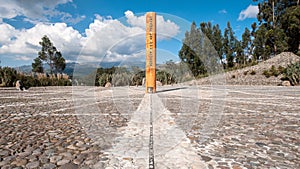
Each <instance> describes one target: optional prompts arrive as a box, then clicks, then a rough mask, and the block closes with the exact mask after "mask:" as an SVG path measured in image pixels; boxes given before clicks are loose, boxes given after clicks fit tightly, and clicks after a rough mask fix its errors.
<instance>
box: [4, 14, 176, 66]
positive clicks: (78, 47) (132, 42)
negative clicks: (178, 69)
mask: <svg viewBox="0 0 300 169" xmlns="http://www.w3.org/2000/svg"><path fill="white" fill-rule="evenodd" d="M125 17H126V18H127V20H126V21H124V22H128V23H122V22H121V21H120V20H117V19H112V18H111V17H102V16H100V15H95V19H94V21H93V22H92V23H90V25H89V27H88V28H87V29H86V30H85V32H84V35H82V34H80V33H79V32H78V31H77V30H75V29H74V28H73V27H71V26H67V24H66V23H55V24H46V23H37V24H36V25H35V26H34V27H32V28H30V29H21V30H18V29H15V28H14V27H13V26H11V25H9V24H7V23H0V32H1V33H2V35H3V36H0V56H10V58H11V59H12V60H23V61H29V60H33V59H34V58H35V57H37V53H38V51H40V50H41V46H40V45H39V42H40V41H41V38H42V37H43V36H44V35H47V36H48V37H49V39H50V40H51V41H52V42H53V44H54V46H56V47H57V49H58V50H60V51H61V52H62V54H63V56H64V57H65V59H66V60H68V61H78V62H92V61H93V62H99V61H101V60H102V59H105V61H117V60H119V61H122V60H126V59H127V60H128V59H134V60H137V59H141V57H142V56H144V54H143V55H142V54H141V53H143V50H144V49H145V26H144V25H145V22H144V19H145V16H135V15H134V14H133V13H132V12H130V11H127V12H126V13H125ZM157 20H158V25H157V27H158V36H159V37H160V38H159V40H163V39H166V37H167V38H169V37H172V36H176V35H177V33H179V26H178V25H176V24H175V23H173V22H172V21H170V20H165V19H164V18H163V17H162V16H157ZM162 34H163V35H162ZM24 56H26V57H24ZM12 57H14V58H15V59H13V58H12ZM77 57H78V58H77ZM77 59H78V60H77ZM28 63H31V62H27V63H26V64H28Z"/></svg>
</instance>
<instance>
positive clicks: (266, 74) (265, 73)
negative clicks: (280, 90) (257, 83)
mask: <svg viewBox="0 0 300 169" xmlns="http://www.w3.org/2000/svg"><path fill="white" fill-rule="evenodd" d="M263 75H265V76H266V78H269V77H271V74H270V72H269V71H268V70H264V71H263Z"/></svg>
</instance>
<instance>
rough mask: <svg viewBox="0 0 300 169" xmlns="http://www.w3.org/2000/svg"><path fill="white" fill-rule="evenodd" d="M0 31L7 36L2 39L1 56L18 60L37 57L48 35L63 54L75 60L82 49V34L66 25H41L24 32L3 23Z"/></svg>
mask: <svg viewBox="0 0 300 169" xmlns="http://www.w3.org/2000/svg"><path fill="white" fill-rule="evenodd" d="M0 30H1V32H2V33H3V35H5V36H1V38H0V44H1V45H0V55H10V56H16V58H15V59H17V60H23V61H27V60H33V59H34V58H35V57H37V52H38V51H39V50H40V48H41V46H40V45H39V42H40V41H41V38H42V37H43V36H44V35H47V36H48V37H49V38H50V39H51V41H52V42H53V43H54V45H55V46H56V47H57V48H58V49H59V50H61V51H62V52H63V54H67V55H68V56H67V57H73V58H75V57H76V56H77V55H78V53H79V51H80V49H81V47H82V36H81V34H80V33H79V32H78V31H77V30H74V29H73V28H72V27H68V26H67V25H66V24H65V23H56V24H43V23H39V24H37V25H35V26H34V27H32V28H30V29H22V30H16V29H14V28H13V27H12V26H11V25H8V24H6V23H2V24H0ZM74 51H77V53H76V52H75V53H74ZM72 53H73V54H74V56H72V55H71V54H72ZM75 54H76V56H75ZM24 55H25V56H26V58H25V57H24Z"/></svg>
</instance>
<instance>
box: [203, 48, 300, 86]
mask: <svg viewBox="0 0 300 169" xmlns="http://www.w3.org/2000/svg"><path fill="white" fill-rule="evenodd" d="M299 60H300V57H299V56H297V55H295V54H293V53H290V52H283V53H281V54H278V55H276V56H275V57H273V58H271V59H269V60H266V61H264V62H261V63H259V64H257V65H254V66H250V67H246V68H243V69H238V70H234V71H230V72H226V73H225V78H226V84H229V85H273V86H278V85H281V83H282V81H281V80H280V78H281V77H282V75H279V76H278V77H275V76H271V77H269V78H267V77H266V76H265V75H263V72H264V71H265V70H269V69H271V67H272V65H274V66H275V67H276V68H278V67H279V66H282V67H287V65H288V64H290V63H294V62H297V61H299ZM251 72H253V73H252V74H251ZM221 77H222V78H224V76H221ZM218 79H220V75H218V76H211V77H207V78H202V79H199V80H197V84H208V85H209V84H211V82H212V81H213V82H219V81H221V80H218ZM223 81H224V80H223Z"/></svg>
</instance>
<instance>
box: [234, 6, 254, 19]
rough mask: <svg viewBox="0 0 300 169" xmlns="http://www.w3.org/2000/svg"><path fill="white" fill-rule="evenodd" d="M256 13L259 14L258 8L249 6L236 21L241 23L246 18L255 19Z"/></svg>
mask: <svg viewBox="0 0 300 169" xmlns="http://www.w3.org/2000/svg"><path fill="white" fill-rule="evenodd" d="M258 12H259V9H258V6H254V5H249V6H248V7H247V9H244V10H242V11H241V12H240V15H239V18H238V20H239V21H242V20H245V19H247V18H256V15H257V14H258Z"/></svg>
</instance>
